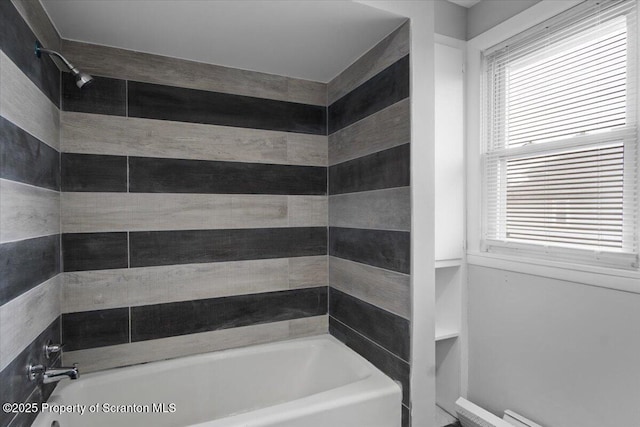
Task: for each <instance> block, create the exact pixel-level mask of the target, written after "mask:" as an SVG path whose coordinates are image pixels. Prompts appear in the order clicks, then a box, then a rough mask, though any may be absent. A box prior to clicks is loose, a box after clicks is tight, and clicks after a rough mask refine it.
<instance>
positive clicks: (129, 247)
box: [127, 231, 131, 268]
mask: <svg viewBox="0 0 640 427" xmlns="http://www.w3.org/2000/svg"><path fill="white" fill-rule="evenodd" d="M127 268H131V238H130V232H129V231H127Z"/></svg>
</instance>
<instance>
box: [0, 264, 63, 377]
mask: <svg viewBox="0 0 640 427" xmlns="http://www.w3.org/2000/svg"><path fill="white" fill-rule="evenodd" d="M61 278H62V276H61V275H57V276H55V277H52V278H51V279H49V280H47V281H46V282H43V283H41V284H39V285H38V286H36V287H35V288H33V289H31V290H29V291H27V292H25V293H24V294H22V295H20V296H19V297H17V298H14V299H12V300H11V301H9V302H8V303H6V304H4V305H2V306H0V370H2V369H4V368H5V367H6V366H7V365H8V364H9V363H11V361H12V360H13V359H14V358H15V357H16V356H17V355H18V354H20V352H21V351H22V350H24V349H25V348H26V347H27V346H28V345H29V344H31V342H32V341H33V340H34V339H36V338H37V336H38V335H40V333H41V332H42V331H43V330H44V329H45V328H46V327H47V326H49V325H50V324H51V322H53V321H54V320H55V319H56V318H57V317H58V316H59V315H60V284H61V282H62V280H61Z"/></svg>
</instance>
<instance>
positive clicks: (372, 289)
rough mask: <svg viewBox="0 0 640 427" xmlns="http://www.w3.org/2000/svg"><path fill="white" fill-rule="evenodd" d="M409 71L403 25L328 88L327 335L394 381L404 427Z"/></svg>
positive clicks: (407, 344)
mask: <svg viewBox="0 0 640 427" xmlns="http://www.w3.org/2000/svg"><path fill="white" fill-rule="evenodd" d="M409 66H410V61H409V24H408V23H405V24H404V25H403V26H402V27H400V28H399V29H398V30H396V31H394V32H393V33H392V34H390V35H389V36H388V37H387V38H386V39H384V40H383V41H382V42H380V43H379V44H378V45H376V46H374V47H373V48H372V49H371V50H370V51H369V52H367V53H366V54H364V55H363V56H362V57H361V58H360V59H358V61H356V62H355V63H354V64H352V65H351V66H350V67H349V68H348V69H347V70H345V71H344V72H343V73H341V74H340V75H339V76H338V77H336V78H335V79H334V80H333V81H331V82H329V84H328V93H329V99H330V100H331V105H330V106H329V113H328V120H329V124H328V128H329V134H330V135H329V144H328V145H329V153H328V154H329V165H330V166H329V173H328V175H329V178H328V179H329V186H328V187H329V227H330V228H329V248H328V249H329V255H330V256H329V286H330V288H329V289H330V291H329V332H330V333H331V334H332V335H334V336H335V337H336V338H338V339H339V340H341V341H343V342H344V343H345V344H346V345H347V346H349V347H351V348H352V349H353V350H355V351H356V352H358V353H360V355H362V356H363V357H364V358H366V359H367V360H369V361H370V362H371V363H373V364H374V365H375V366H377V367H378V368H379V369H380V370H382V371H383V372H385V373H386V374H387V375H389V376H390V377H391V378H393V379H395V380H397V381H398V382H400V384H401V385H402V402H403V414H404V415H403V420H402V423H403V425H409V424H410V420H409V418H410V414H409V411H410V405H411V397H410V390H409V378H410V369H411V366H410V347H411V342H410V319H411V286H410V285H411V276H410V272H411V191H410V185H411V176H410V164H411V159H410V154H411V149H410V143H411V127H410V113H411V111H410V106H411V101H410V99H409V79H410V72H409ZM399 422H400V420H399Z"/></svg>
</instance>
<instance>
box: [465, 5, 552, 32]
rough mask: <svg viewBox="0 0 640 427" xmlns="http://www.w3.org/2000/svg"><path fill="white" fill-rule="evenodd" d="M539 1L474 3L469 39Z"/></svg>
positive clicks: (469, 14)
mask: <svg viewBox="0 0 640 427" xmlns="http://www.w3.org/2000/svg"><path fill="white" fill-rule="evenodd" d="M554 1H562V0H554ZM538 2H540V0H483V1H481V2H480V3H477V4H475V5H473V7H470V8H469V10H468V11H467V40H468V39H472V38H474V37H475V36H477V35H478V34H482V33H483V32H485V31H487V30H489V29H490V28H493V27H495V26H496V25H498V24H499V23H501V22H504V21H506V20H507V19H509V18H511V17H512V16H515V15H517V14H518V13H520V12H522V11H523V10H525V9H527V8H529V7H531V6H533V5H535V4H536V3H538ZM523 29H524V28H523Z"/></svg>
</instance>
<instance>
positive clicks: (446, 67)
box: [435, 5, 465, 261]
mask: <svg viewBox="0 0 640 427" xmlns="http://www.w3.org/2000/svg"><path fill="white" fill-rule="evenodd" d="M454 6H455V5H454ZM463 64H464V51H463V49H461V48H460V47H455V46H448V45H446V44H443V43H436V44H435V105H436V109H435V133H436V136H435V141H436V145H435V159H436V162H435V200H436V204H435V209H436V213H435V215H436V216H435V224H436V229H435V236H436V241H435V251H436V253H435V257H436V261H441V260H450V259H460V258H462V251H463V241H464V197H463V195H464V167H465V165H464V152H463V151H464V75H463V73H462V69H463Z"/></svg>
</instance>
